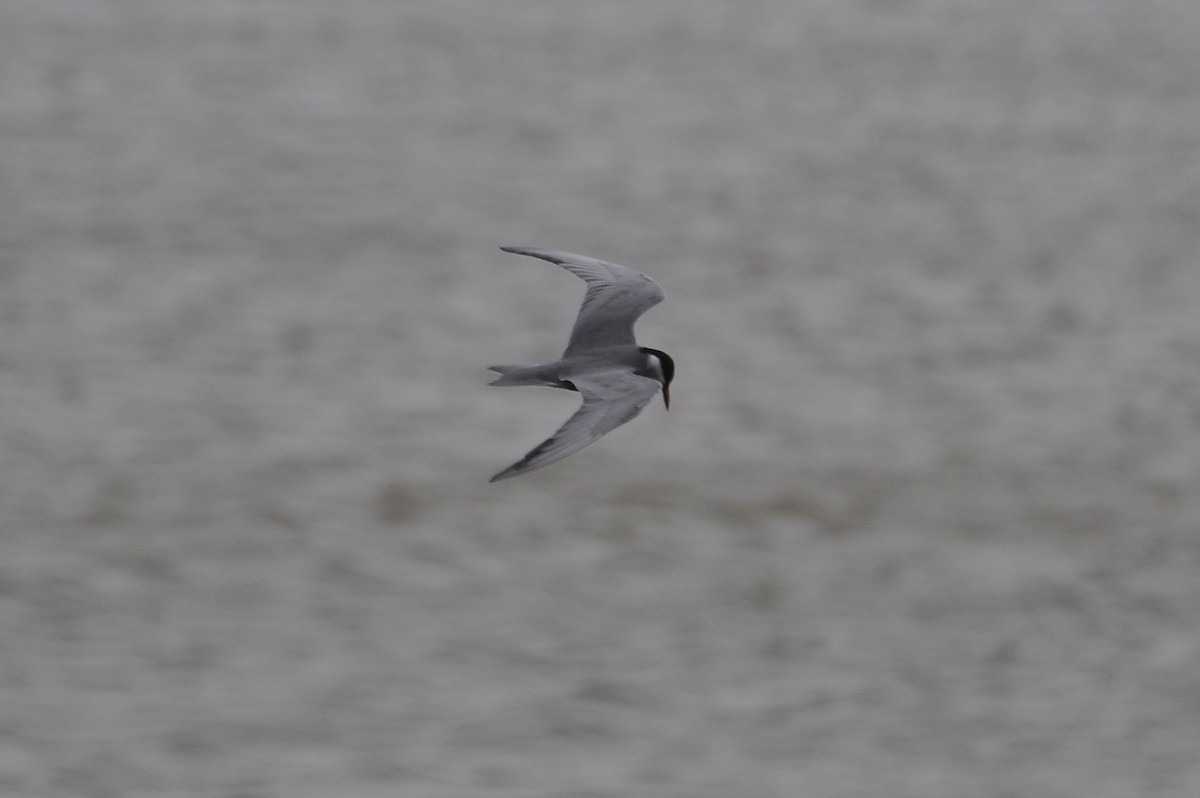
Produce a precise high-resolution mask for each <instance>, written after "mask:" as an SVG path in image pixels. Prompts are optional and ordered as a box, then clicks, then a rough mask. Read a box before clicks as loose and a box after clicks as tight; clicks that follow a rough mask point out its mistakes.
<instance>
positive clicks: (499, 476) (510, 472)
mask: <svg viewBox="0 0 1200 798" xmlns="http://www.w3.org/2000/svg"><path fill="white" fill-rule="evenodd" d="M519 473H520V472H519V471H513V470H512V468H511V467H510V468H506V469H504V470H503V471H501V472H500V473H499V474H496V475H494V476H493V477H492V478H491V479H489V480H488V484H491V483H493V482H499V481H500V480H502V479H508V478H509V477H515V476H516V475H517V474H519Z"/></svg>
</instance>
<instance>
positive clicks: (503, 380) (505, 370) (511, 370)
mask: <svg viewBox="0 0 1200 798" xmlns="http://www.w3.org/2000/svg"><path fill="white" fill-rule="evenodd" d="M488 371H494V372H496V373H497V374H499V375H500V378H499V379H497V380H492V381H491V382H490V383H488V384H489V385H502V386H503V385H548V384H553V383H548V382H547V381H546V379H545V378H544V377H542V376H540V375H539V374H538V367H537V366H488Z"/></svg>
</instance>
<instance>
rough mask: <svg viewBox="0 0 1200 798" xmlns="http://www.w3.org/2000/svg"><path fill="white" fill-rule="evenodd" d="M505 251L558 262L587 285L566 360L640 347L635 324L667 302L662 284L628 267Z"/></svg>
mask: <svg viewBox="0 0 1200 798" xmlns="http://www.w3.org/2000/svg"><path fill="white" fill-rule="evenodd" d="M500 249H502V250H504V251H505V252H512V253H515V254H517V255H529V256H531V257H534V258H541V259H542V260H548V261H550V262H551V263H557V264H558V265H559V266H562V267H563V268H564V269H566V270H567V271H569V272H571V273H572V274H574V275H576V276H577V277H579V278H581V279H582V280H583V281H584V282H585V283H587V293H586V294H585V295H584V297H583V305H582V306H580V308H579V315H578V316H577V317H576V318H575V327H574V328H573V329H572V330H571V339H570V340H569V341H568V342H567V349H566V351H565V352H563V357H570V356H571V355H577V354H580V353H581V352H587V351H590V350H593V349H602V348H604V347H606V346H619V345H622V344H630V345H633V344H636V343H637V342H636V341H635V340H634V338H633V323H634V322H635V321H637V319H638V317H639V316H641V315H642V314H643V313H645V312H646V311H647V310H649V309H650V308H652V307H654V306H655V305H657V304H658V303H659V302H662V301H663V290H662V288H660V287H659V285H658V283H656V282H654V281H653V280H651V279H650V278H649V277H647V276H646V275H644V274H642V273H641V272H638V271H634V270H633V269H630V268H629V267H627V266H619V265H617V264H616V263H608V262H606V261H602V260H596V259H595V258H585V257H584V256H582V255H572V254H571V253H570V252H555V251H552V250H546V249H526V248H524V247H500Z"/></svg>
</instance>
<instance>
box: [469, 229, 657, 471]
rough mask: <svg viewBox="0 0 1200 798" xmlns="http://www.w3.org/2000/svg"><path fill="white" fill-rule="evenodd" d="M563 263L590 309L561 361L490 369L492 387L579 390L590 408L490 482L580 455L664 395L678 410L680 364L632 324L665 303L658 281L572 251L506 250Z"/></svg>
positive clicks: (582, 312) (586, 309)
mask: <svg viewBox="0 0 1200 798" xmlns="http://www.w3.org/2000/svg"><path fill="white" fill-rule="evenodd" d="M500 249H502V250H504V251H505V252H512V253H514V254H517V255H529V256H530V257H534V258H541V259H542V260H547V261H550V262H551V263H555V264H558V265H559V266H562V267H563V268H564V269H566V270H567V271H569V272H571V273H572V274H574V275H575V276H577V277H579V278H581V279H582V280H583V281H584V282H585V283H587V293H586V294H584V297H583V305H582V306H581V307H580V308H579V315H578V316H577V317H576V319H575V327H574V328H573V329H572V330H571V338H570V339H569V340H568V341H567V348H566V350H565V351H564V352H563V354H562V357H561V358H559V359H558V360H555V361H553V362H550V363H543V364H542V365H540V366H489V369H490V370H491V371H495V372H497V373H498V374H499V375H500V378H499V379H497V380H496V381H494V382H492V383H491V384H492V385H548V386H550V387H552V388H565V389H566V390H568V391H578V392H579V393H580V394H581V395H582V396H583V404H582V405H581V406H580V408H579V409H578V410H577V411H575V415H573V416H571V417H570V418H569V419H567V421H566V423H565V424H563V425H562V426H561V427H559V429H558V431H557V432H555V433H554V434H553V435H551V436H550V437H549V438H547V439H546V440H545V441H543V442H542V443H540V444H539V445H538V446H536V447H535V448H534V449H533V450H532V451H530V452H529V454H527V455H525V456H524V457H523V458H522V459H521V460H519V461H518V462H516V463H513V464H512V465H511V466H509V467H508V468H506V469H504V470H503V471H501V472H500V473H499V474H496V476H494V477H492V478H491V480H490V481H492V482H496V481H497V480H501V479H508V478H509V477H515V476H519V475H520V474H526V473H528V472H530V471H533V470H535V469H538V468H541V467H543V466H548V465H550V464H551V463H556V462H558V461H559V460H561V459H563V458H564V457H566V456H568V455H571V454H574V453H575V452H577V451H579V450H580V449H582V448H583V447H585V446H587V445H588V444H589V443H593V442H595V441H597V440H599V439H600V438H602V437H603V436H604V435H605V434H607V433H609V432H612V431H613V430H614V429H616V428H617V427H619V426H621V425H622V424H624V423H625V422H626V421H629V420H630V419H632V418H633V417H634V416H636V415H637V414H638V413H640V412H642V409H643V408H645V407H646V405H648V404H649V403H650V400H651V399H653V398H654V395H655V394H656V393H658V392H659V391H660V390H661V391H662V397H663V404H664V405H666V407H667V409H670V407H671V392H670V387H671V380H672V379H674V377H675V361H674V360H672V359H671V356H670V355H668V354H667V353H666V352H663V351H660V350H658V349H651V348H650V347H647V346H638V345H637V341H635V340H634V338H633V323H634V322H635V321H637V319H638V317H639V316H641V315H642V314H643V313H645V312H646V311H647V310H649V309H650V308H652V307H654V306H655V305H657V304H658V303H659V302H662V300H663V290H662V288H660V287H659V285H658V283H656V282H654V281H653V280H651V279H650V278H649V277H647V276H646V275H644V274H642V273H641V272H638V271H634V270H633V269H630V268H628V267H626V266H618V265H617V264H615V263H606V262H605V261H602V260H596V259H594V258H585V257H584V256H582V255H572V254H571V253H570V252H555V251H553V250H546V249H526V248H524V247H500Z"/></svg>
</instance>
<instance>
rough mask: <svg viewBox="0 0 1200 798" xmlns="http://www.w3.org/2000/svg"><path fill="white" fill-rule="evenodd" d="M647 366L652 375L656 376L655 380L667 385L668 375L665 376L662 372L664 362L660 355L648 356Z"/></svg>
mask: <svg viewBox="0 0 1200 798" xmlns="http://www.w3.org/2000/svg"><path fill="white" fill-rule="evenodd" d="M646 366H647V368H648V369H649V370H650V373H651V374H652V375H654V379H656V380H658V381H659V382H661V383H665V382H666V381H667V378H666V375H664V374H663V370H662V360H661V359H660V358H659V356H658V355H652V354H647V355H646Z"/></svg>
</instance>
